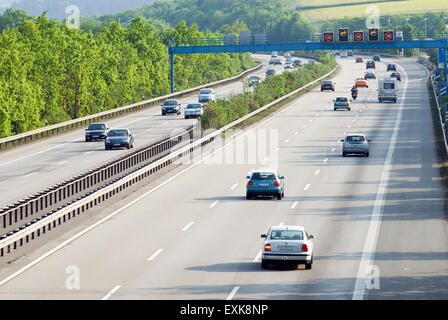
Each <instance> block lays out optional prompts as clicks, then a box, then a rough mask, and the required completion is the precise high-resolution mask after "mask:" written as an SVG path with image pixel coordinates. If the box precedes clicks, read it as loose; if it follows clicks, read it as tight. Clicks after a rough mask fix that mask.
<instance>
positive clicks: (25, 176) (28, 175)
mask: <svg viewBox="0 0 448 320" xmlns="http://www.w3.org/2000/svg"><path fill="white" fill-rule="evenodd" d="M36 173H37V172H36V171H34V172H31V173H28V174H26V175H24V176H23V177H24V178H28V177H31V176H32V175H34V174H36Z"/></svg>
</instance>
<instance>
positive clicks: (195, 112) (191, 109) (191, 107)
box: [184, 102, 204, 119]
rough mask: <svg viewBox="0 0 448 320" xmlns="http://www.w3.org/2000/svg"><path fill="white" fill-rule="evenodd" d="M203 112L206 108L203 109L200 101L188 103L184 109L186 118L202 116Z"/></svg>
mask: <svg viewBox="0 0 448 320" xmlns="http://www.w3.org/2000/svg"><path fill="white" fill-rule="evenodd" d="M203 113H204V110H203V109H202V104H201V103H199V102H192V103H189V104H187V106H186V108H185V111H184V115H185V119H189V118H198V117H200V116H202V114H203Z"/></svg>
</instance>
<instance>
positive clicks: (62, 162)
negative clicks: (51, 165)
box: [56, 160, 68, 166]
mask: <svg viewBox="0 0 448 320" xmlns="http://www.w3.org/2000/svg"><path fill="white" fill-rule="evenodd" d="M66 163H68V161H67V160H65V161H61V162H58V163H56V165H58V166H62V165H64V164H66Z"/></svg>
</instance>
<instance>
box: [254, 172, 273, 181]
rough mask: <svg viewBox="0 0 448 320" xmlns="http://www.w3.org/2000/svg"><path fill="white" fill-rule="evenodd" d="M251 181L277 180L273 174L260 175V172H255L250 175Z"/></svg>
mask: <svg viewBox="0 0 448 320" xmlns="http://www.w3.org/2000/svg"><path fill="white" fill-rule="evenodd" d="M251 180H277V178H276V176H275V174H273V173H261V172H255V173H254V174H253V175H252V178H251Z"/></svg>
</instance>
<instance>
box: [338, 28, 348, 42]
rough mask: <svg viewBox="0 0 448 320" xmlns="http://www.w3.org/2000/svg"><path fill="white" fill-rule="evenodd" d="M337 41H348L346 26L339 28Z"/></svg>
mask: <svg viewBox="0 0 448 320" xmlns="http://www.w3.org/2000/svg"><path fill="white" fill-rule="evenodd" d="M339 41H348V28H341V29H339Z"/></svg>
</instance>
